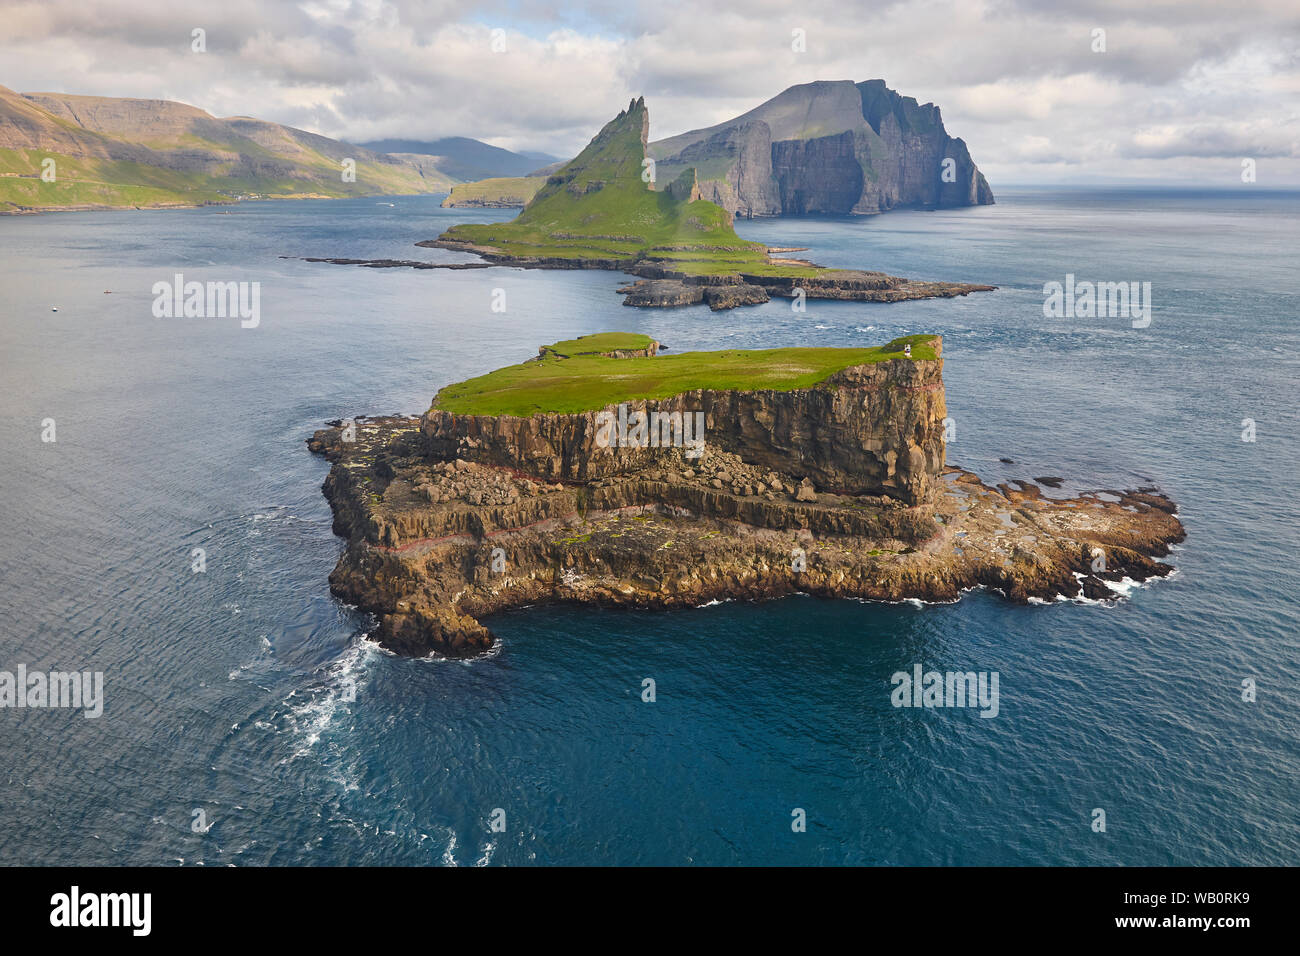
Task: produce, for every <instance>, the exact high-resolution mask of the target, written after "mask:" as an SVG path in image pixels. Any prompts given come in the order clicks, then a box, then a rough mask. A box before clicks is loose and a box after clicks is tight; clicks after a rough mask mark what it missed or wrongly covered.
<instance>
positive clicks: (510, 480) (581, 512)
mask: <svg viewBox="0 0 1300 956" xmlns="http://www.w3.org/2000/svg"><path fill="white" fill-rule="evenodd" d="M936 346H937V340H936ZM941 366H942V361H941V360H933V361H927V362H915V363H913V362H910V361H909V362H903V361H889V362H882V363H879V364H878V365H873V366H860V367H854V368H850V369H846V370H845V372H844V373H840V374H839V376H838V377H837V379H836V380H835V381H828V382H827V383H826V384H824V385H819V386H818V387H815V388H811V389H797V390H793V391H788V392H781V391H776V392H771V391H767V392H735V391H731V392H715V393H713V394H712V395H705V394H704V393H699V394H693V395H688V396H678V397H677V399H674V400H672V401H670V402H667V403H645V407H647V408H650V407H655V408H663V409H678V410H680V409H681V408H682V407H684V406H689V405H696V406H700V405H703V406H704V407H705V408H707V413H706V414H707V420H708V422H709V429H708V435H709V440H708V442H707V443H706V444H705V445H704V446H703V447H702V448H697V449H688V448H681V447H664V448H618V449H601V450H600V451H598V452H597V451H593V448H592V445H591V433H590V430H589V427H588V424H587V420H586V418H585V417H584V416H582V415H568V416H564V415H560V416H556V415H534V416H531V417H528V418H518V417H512V416H475V415H450V414H449V413H446V412H442V411H439V410H438V409H436V408H435V409H431V410H430V412H428V413H427V414H426V415H424V416H421V417H401V416H395V417H385V418H371V419H367V418H359V419H357V420H355V421H354V422H351V423H345V422H341V421H340V422H333V423H330V427H328V428H325V429H322V430H321V431H318V432H316V434H315V435H314V436H313V437H312V438H311V439H310V441H309V447H310V448H311V449H312V450H313V451H315V452H318V453H320V454H323V455H325V456H326V457H327V458H328V459H329V461H330V462H331V464H332V467H331V470H330V473H329V476H328V478H327V479H326V481H325V484H324V492H325V494H326V497H327V498H328V499H329V502H330V505H331V508H332V509H333V513H334V531H335V532H336V533H337V534H339V535H341V536H342V537H344V538H346V539H347V542H348V543H347V547H346V549H345V551H344V554H343V555H342V557H341V558H340V560H339V562H338V565H337V567H336V568H335V569H334V571H333V573H332V574H331V575H330V586H331V589H332V591H333V592H334V593H335V594H336V595H338V596H339V597H340V598H342V599H343V600H346V601H348V602H350V603H353V604H356V605H358V606H359V607H361V608H363V609H365V610H367V611H370V612H373V613H374V614H375V615H376V616H377V618H378V620H379V627H378V629H377V631H376V633H375V635H374V637H375V639H377V640H378V641H379V642H380V643H382V644H383V645H384V646H385V647H387V648H389V649H391V650H393V651H395V652H397V653H400V654H406V655H413V656H424V655H429V654H438V655H449V656H457V655H468V654H475V653H479V652H482V651H484V650H486V649H488V648H489V647H491V646H492V644H493V642H494V638H493V636H492V634H491V632H490V631H489V630H488V629H487V628H486V627H485V626H484V625H483V624H482V623H481V618H483V617H484V616H486V615H490V614H493V613H496V612H499V611H504V610H507V609H510V608H516V607H520V606H524V605H531V604H538V603H544V602H548V601H564V602H576V603H584V604H592V605H600V606H610V607H632V608H645V609H655V608H678V607H694V606H698V605H701V604H706V603H709V602H711V601H719V600H728V599H738V600H739V599H743V600H760V599H768V598H776V597H781V596H784V595H789V594H795V593H806V594H812V595H817V596H824V597H836V598H859V599H870V600H881V601H902V600H908V599H917V600H922V601H953V600H956V599H958V598H959V597H960V595H961V594H962V593H963V592H964V591H966V590H968V589H971V588H974V587H980V586H983V587H988V588H990V589H993V590H995V591H997V592H998V593H1000V594H1002V595H1003V596H1005V597H1006V598H1007V599H1009V600H1011V601H1014V602H1019V603H1026V602H1030V601H1034V600H1041V601H1052V600H1058V599H1069V600H1113V599H1116V598H1117V597H1118V596H1119V594H1120V593H1121V592H1122V591H1123V590H1124V587H1123V586H1122V585H1123V583H1124V582H1140V581H1145V580H1148V579H1150V578H1156V577H1162V576H1164V575H1167V574H1169V573H1170V572H1172V571H1173V567H1172V566H1171V565H1169V564H1166V563H1162V562H1160V561H1158V560H1156V559H1158V558H1161V557H1164V556H1167V555H1168V554H1169V553H1170V545H1171V544H1173V543H1175V542H1178V541H1181V540H1183V538H1184V531H1183V527H1182V525H1181V523H1180V522H1179V520H1178V517H1177V513H1176V508H1175V506H1174V504H1173V503H1172V502H1171V501H1170V500H1169V499H1168V498H1166V497H1164V496H1163V495H1162V494H1161V493H1160V492H1159V491H1158V490H1157V489H1155V488H1152V487H1142V488H1136V489H1132V490H1126V491H1117V492H1112V491H1099V492H1089V493H1084V494H1080V495H1077V496H1074V497H1070V498H1052V497H1049V496H1048V495H1046V494H1045V493H1044V492H1043V490H1042V488H1041V487H1039V485H1037V484H1035V483H1033V482H1029V481H1019V482H1015V483H1014V485H1015V487H1013V486H1012V484H1010V483H1004V484H1001V485H998V486H997V487H990V486H989V485H986V484H985V483H983V482H982V481H981V480H980V479H979V478H978V477H977V476H976V475H974V474H972V473H970V472H968V471H965V470H963V469H960V468H954V467H947V466H945V465H944V463H943V451H944V449H943V439H942V428H941V425H940V422H941V420H942V418H943V416H944V414H945V411H944V404H943V392H942V381H941V379H940V378H939V376H938V372H939V370H940V369H941ZM845 373H847V374H845ZM828 426H829V427H828ZM602 455H603V456H604V457H603V458H602V457H601V456H602ZM593 463H594V467H593ZM1052 480H1055V479H1052ZM1047 483H1048V482H1047V481H1044V484H1047Z"/></svg>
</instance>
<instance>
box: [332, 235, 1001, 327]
mask: <svg viewBox="0 0 1300 956" xmlns="http://www.w3.org/2000/svg"><path fill="white" fill-rule="evenodd" d="M416 245H417V246H425V247H428V248H436V249H447V250H450V251H453V252H463V253H467V254H470V255H476V256H479V257H481V258H482V259H484V260H485V261H486V262H487V263H488V264H490V265H496V266H512V267H514V268H517V269H605V270H613V271H621V272H626V273H627V274H629V275H633V276H637V277H639V278H638V279H637V281H635V282H631V283H628V284H626V285H624V286H621V287H620V288H619V290H618V291H619V294H621V295H622V296H623V297H624V298H623V304H624V305H630V306H637V307H642V308H675V307H678V306H687V305H698V304H700V303H706V304H707V305H708V306H709V308H710V309H712V310H713V311H715V312H716V311H721V310H723V309H734V308H736V307H738V306H742V305H758V304H761V303H763V302H767V301H769V300H770V299H771V298H773V297H778V298H787V299H793V298H795V296H796V295H798V293H799V292H800V291H802V292H803V295H804V297H805V298H808V299H837V300H840V301H849V302H903V301H907V300H909V299H940V298H942V299H950V298H954V297H956V296H964V295H968V294H970V293H971V292H993V291H995V290H996V289H997V286H992V285H980V284H978V283H971V282H924V281H919V280H916V279H904V278H901V277H899V276H891V275H887V274H886V273H884V272H868V271H863V270H858V269H826V270H824V271H822V272H821V273H820V274H819V275H816V276H806V277H801V276H797V275H766V274H763V273H754V272H745V271H741V272H738V273H726V274H721V275H698V274H692V273H689V272H684V271H681V270H678V269H674V268H673V267H672V260H657V259H652V258H643V259H638V260H635V261H629V260H627V259H618V258H590V257H581V256H574V257H568V256H512V255H509V254H506V253H503V252H501V251H500V250H498V249H494V248H492V247H489V246H480V245H475V244H473V243H469V242H465V241H463V240H459V239H452V238H447V237H446V236H443V237H440V238H438V239H425V240H423V241H421V242H417V243H416ZM771 251H773V250H769V252H771ZM312 261H327V262H339V261H343V260H335V259H328V260H312ZM773 261H774V262H776V263H781V264H785V265H789V266H794V267H797V268H811V269H822V268H823V267H821V266H818V265H817V264H816V263H813V262H807V261H805V260H802V259H781V260H773ZM354 262H355V260H354ZM357 264H361V265H371V264H373V263H369V262H359V263H357ZM394 264H402V263H394ZM411 265H415V264H414V263H411ZM415 267H416V268H435V266H433V265H423V266H421V265H415ZM461 268H465V266H464V265H462V266H461Z"/></svg>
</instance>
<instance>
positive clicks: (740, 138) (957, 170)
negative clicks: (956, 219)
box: [649, 80, 993, 216]
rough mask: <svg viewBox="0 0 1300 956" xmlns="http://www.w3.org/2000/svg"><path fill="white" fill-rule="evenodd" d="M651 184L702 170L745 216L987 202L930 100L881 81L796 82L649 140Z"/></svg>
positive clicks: (978, 176)
mask: <svg viewBox="0 0 1300 956" xmlns="http://www.w3.org/2000/svg"><path fill="white" fill-rule="evenodd" d="M649 154H650V155H651V156H652V157H653V158H654V159H655V160H656V161H657V162H658V170H657V174H656V180H657V182H659V183H669V182H672V181H673V179H674V178H675V177H676V176H677V175H679V174H680V172H681V171H682V170H684V169H687V168H690V167H694V168H695V169H696V170H697V171H698V176H699V180H700V190H701V192H702V193H703V194H704V197H705V198H706V199H709V200H712V201H713V202H716V203H717V204H718V205H720V206H722V207H724V208H726V209H727V210H729V211H731V212H733V213H736V214H738V215H741V216H779V215H808V214H829V215H845V214H857V215H865V214H870V213H878V212H885V211H887V210H889V209H894V208H897V207H899V206H920V207H937V206H973V205H986V204H989V203H992V202H993V191H992V190H991V189H989V184H988V182H987V181H986V180H985V179H984V175H983V174H982V173H981V172H980V171H979V169H978V168H976V166H975V163H974V161H973V160H972V159H971V156H970V152H969V150H967V148H966V144H965V143H964V142H963V141H962V140H960V139H954V138H953V137H951V136H949V135H948V133H947V131H946V130H945V129H944V126H943V120H942V118H941V117H940V115H939V107H937V106H935V105H934V104H933V103H926V104H925V105H924V106H922V105H920V104H918V103H917V101H916V100H915V99H914V98H913V97H910V96H901V95H899V94H898V93H896V92H894V91H893V90H891V89H889V88H888V87H887V86H885V81H884V80H867V81H866V82H864V83H853V82H852V81H850V80H829V81H828V80H822V81H818V82H816V83H804V84H801V85H799V86H792V87H790V88H789V89H788V90H786V91H784V92H783V93H780V94H778V95H777V96H775V97H773V98H772V99H770V100H768V101H767V102H766V103H763V104H762V105H761V106H758V107H756V108H754V109H752V110H750V111H749V112H748V113H744V114H743V115H741V116H737V117H736V118H735V119H732V120H728V121H726V122H725V123H719V124H718V125H716V126H710V127H708V128H707V129H697V130H692V131H691V132H689V133H682V134H681V135H680V136H673V137H670V138H668V139H662V140H659V141H657V142H654V143H651V144H650V146H649Z"/></svg>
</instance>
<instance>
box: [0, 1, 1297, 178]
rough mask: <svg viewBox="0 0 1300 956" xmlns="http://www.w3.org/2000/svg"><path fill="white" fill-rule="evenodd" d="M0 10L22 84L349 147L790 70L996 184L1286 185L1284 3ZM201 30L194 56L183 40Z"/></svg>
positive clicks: (698, 91) (519, 143)
mask: <svg viewBox="0 0 1300 956" xmlns="http://www.w3.org/2000/svg"><path fill="white" fill-rule="evenodd" d="M0 23H3V24H4V26H5V29H4V32H3V35H0V62H3V63H4V64H5V74H4V75H3V76H0V83H4V84H5V85H7V86H10V87H13V88H15V89H19V90H54V91H64V92H73V93H89V94H99V95H105V96H138V97H150V98H168V99H179V100H183V101H185V102H188V103H193V104H194V105H197V106H200V107H202V108H204V109H207V110H209V111H211V112H213V113H215V114H217V115H232V114H245V115H253V116H258V117H261V118H264V119H269V120H275V121H279V122H287V123H290V124H293V125H296V126H302V127H305V128H309V129H312V130H315V131H317V132H321V133H324V134H326V135H329V136H337V137H340V138H347V139H353V140H365V139H371V138H378V137H385V136H394V137H403V138H425V137H430V138H431V137H436V136H448V135H465V136H474V137H478V138H480V139H485V140H488V141H490V142H493V143H496V144H498V145H504V146H508V147H512V148H522V149H542V150H546V151H549V152H553V153H556V154H557V155H569V154H572V153H574V152H576V151H577V150H578V149H579V148H580V147H581V146H582V145H583V144H584V143H585V142H586V141H587V139H588V138H589V137H590V136H591V135H592V133H594V131H595V130H596V129H597V128H599V126H600V125H601V124H602V123H603V122H605V121H606V120H607V119H608V118H609V117H610V116H611V115H612V114H613V113H614V112H615V111H617V110H618V109H620V108H622V107H623V106H624V105H626V103H627V100H628V99H629V98H630V97H632V96H634V95H639V94H645V96H646V98H647V102H648V103H649V105H650V107H651V119H652V122H653V123H654V128H653V130H652V135H653V136H656V137H659V136H667V135H671V134H673V133H677V132H682V131H684V130H687V129H692V128H696V127H700V126H707V125H711V124H712V123H715V122H718V121H719V120H722V119H725V118H728V117H730V116H734V115H736V114H737V113H739V112H743V111H744V110H747V109H750V108H752V107H754V106H756V105H757V104H759V103H760V102H762V101H763V100H765V99H768V98H769V97H771V96H773V95H775V94H776V93H778V92H780V90H782V89H784V88H785V87H787V86H790V85H792V84H794V83H801V82H807V81H810V80H813V79H852V80H864V79H870V78H876V77H879V78H883V79H885V80H886V81H887V82H888V83H889V84H890V85H891V86H892V87H894V88H895V89H897V90H899V91H900V92H902V93H904V94H906V95H910V96H915V97H917V98H918V99H919V100H921V101H922V102H926V101H933V102H935V103H938V104H939V106H940V107H942V109H943V115H944V120H945V123H946V124H947V126H948V130H949V132H950V133H952V134H953V135H955V136H960V137H962V138H963V139H965V140H966V142H967V144H968V145H969V146H970V149H971V153H972V155H973V156H974V158H975V160H976V162H977V163H978V164H979V165H980V166H981V168H982V169H984V170H985V172H986V173H988V174H989V177H990V180H991V182H992V183H993V185H994V188H995V190H996V188H997V186H998V183H999V182H1000V181H1002V182H1005V181H1011V180H1025V181H1031V180H1042V179H1044V178H1051V177H1058V178H1064V179H1069V178H1072V177H1100V178H1107V177H1112V178H1139V177H1148V176H1149V177H1153V178H1160V179H1162V180H1166V181H1176V180H1189V179H1203V180H1205V181H1207V182H1215V181H1218V179H1219V178H1220V177H1221V176H1225V175H1227V176H1233V175H1235V174H1234V173H1233V169H1234V168H1236V167H1237V165H1238V163H1239V159H1240V156H1245V155H1252V156H1256V157H1258V158H1261V159H1263V158H1268V160H1269V162H1267V163H1261V166H1260V169H1261V183H1263V182H1265V175H1264V174H1265V172H1267V173H1268V176H1269V177H1271V179H1270V180H1269V181H1272V182H1275V183H1278V184H1282V183H1289V184H1300V155H1298V154H1297V147H1296V144H1297V142H1300V105H1298V103H1297V101H1298V96H1297V94H1300V55H1298V54H1297V52H1296V49H1295V47H1294V43H1293V42H1292V41H1293V38H1294V37H1295V36H1296V35H1297V33H1300V5H1297V4H1295V3H1294V0H1237V2H1234V3H1233V4H1231V5H1224V4H1221V3H1218V2H1212V0H1178V2H1176V3H1175V2H1171V0H1154V2H1150V3H1145V4H1140V5H1134V4H1131V3H1129V2H1127V0H1083V2H1075V0H1071V2H1066V0H973V2H967V0H908V2H897V3H891V4H885V5H883V6H877V7H875V8H873V9H867V8H865V7H862V6H858V5H850V4H845V3H842V2H841V0H808V2H805V3H801V4H798V5H791V4H789V3H788V2H786V0H748V2H744V3H742V2H740V0H698V2H694V0H693V2H691V3H686V2H684V0H666V2H661V0H654V2H650V0H641V2H626V3H619V2H614V0H595V2H591V3H587V4H584V5H583V6H582V7H581V8H576V7H573V6H571V5H567V4H566V5H562V4H558V3H545V2H538V3H532V2H527V0H525V2H522V3H519V2H512V0H489V2H480V3H475V2H469V3H451V2H449V0H435V2H432V3H430V2H414V0H411V2H407V0H366V2H348V0H307V2H303V3H301V4H297V5H292V4H269V3H265V2H263V0H222V2H221V3H220V4H212V3H211V2H210V0H170V2H168V3H167V4H165V5H162V4H158V3H155V2H145V0H0ZM194 27H203V28H204V29H205V30H206V31H207V35H208V52H207V53H205V54H195V53H192V52H190V48H189V38H190V31H191V30H192V29H193V28H194ZM1098 27H1100V28H1102V29H1105V30H1106V39H1107V50H1106V52H1105V53H1095V52H1093V51H1092V48H1091V46H1092V30H1093V29H1094V28H1098ZM494 28H498V29H501V30H503V31H504V36H505V41H506V52H504V53H494V52H493V51H492V47H491V31H492V30H493V29H494ZM795 28H800V29H803V30H804V31H806V35H807V52H805V53H795V52H793V51H792V50H791V48H790V39H791V31H792V30H793V29H795ZM1248 149H1249V150H1251V152H1246V150H1248ZM1238 154H1240V156H1239V155H1238ZM1225 170H1226V172H1225Z"/></svg>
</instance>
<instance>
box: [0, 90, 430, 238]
mask: <svg viewBox="0 0 1300 956" xmlns="http://www.w3.org/2000/svg"><path fill="white" fill-rule="evenodd" d="M51 159H52V160H53V161H54V172H55V179H54V181H53V182H45V181H44V180H42V179H41V172H42V169H43V168H44V165H43V164H44V163H45V161H46V160H51ZM345 160H351V161H352V162H353V163H355V179H352V177H351V176H350V175H349V178H348V181H345V179H344V171H345ZM449 185H450V181H449V180H448V179H447V178H446V177H445V176H442V175H441V174H439V173H438V172H437V171H436V170H430V169H428V168H420V167H417V166H415V165H412V164H411V163H408V162H404V161H402V160H401V159H398V158H394V157H391V156H386V155H383V154H379V153H374V152H371V151H370V150H366V149H362V148H360V147H358V146H353V145H351V144H348V143H341V142H338V141H336V140H332V139H329V138H327V137H324V136H318V135H316V134H314V133H308V132H305V131H303V130H296V129H293V128H291V127H287V126H280V125H278V124H275V123H267V122H263V121H261V120H256V119H251V118H249V117H232V118H229V119H218V118H216V117H213V116H211V115H209V114H208V113H205V112H204V111H203V110H200V109H197V108H195V107H192V106H187V105H185V104H183V103H174V102H169V101H166V100H126V99H113V98H110V97H94V96H70V95H67V94H60V93H30V94H19V93H15V92H14V91H12V90H9V89H6V88H4V87H0V212H3V211H27V210H40V209H51V208H61V207H72V206H103V207H121V206H125V207H129V206H166V205H197V204H202V203H213V202H232V201H234V200H236V199H239V198H281V197H329V198H336V197H343V196H371V195H394V194H413V193H427V192H443V191H445V190H446V189H447V188H448V187H449Z"/></svg>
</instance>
